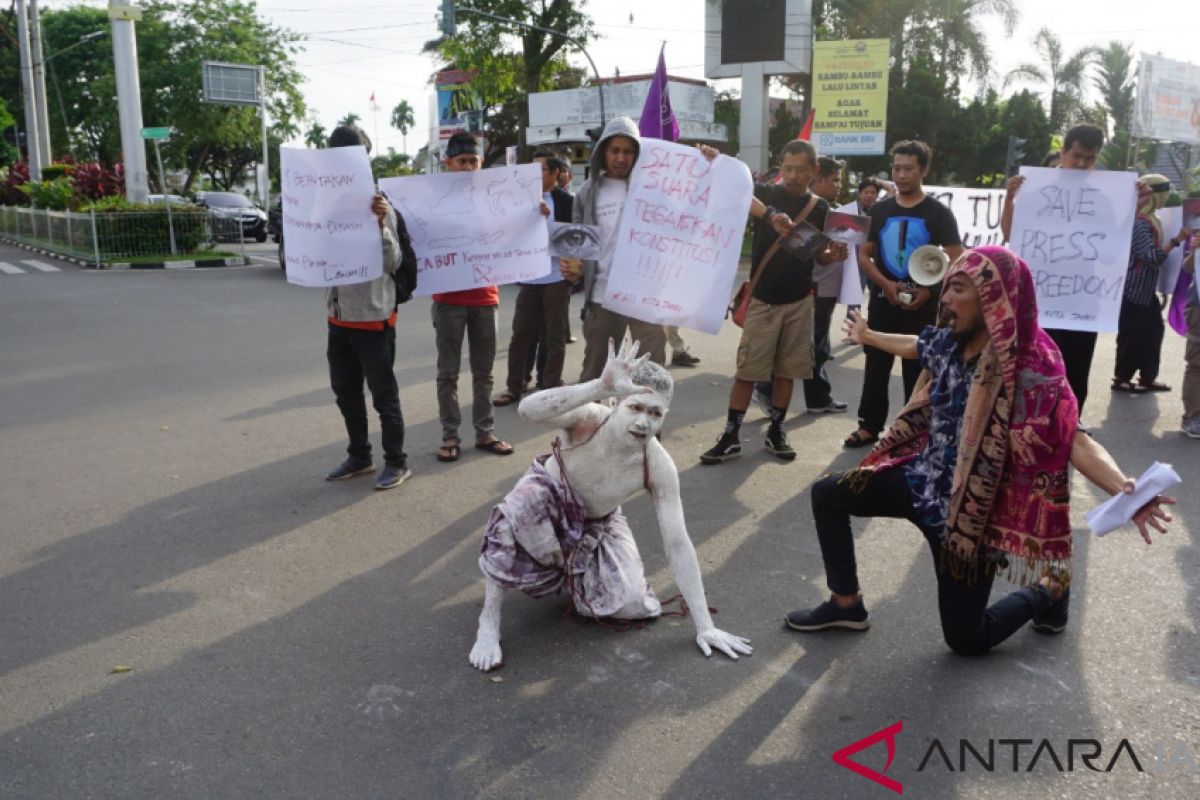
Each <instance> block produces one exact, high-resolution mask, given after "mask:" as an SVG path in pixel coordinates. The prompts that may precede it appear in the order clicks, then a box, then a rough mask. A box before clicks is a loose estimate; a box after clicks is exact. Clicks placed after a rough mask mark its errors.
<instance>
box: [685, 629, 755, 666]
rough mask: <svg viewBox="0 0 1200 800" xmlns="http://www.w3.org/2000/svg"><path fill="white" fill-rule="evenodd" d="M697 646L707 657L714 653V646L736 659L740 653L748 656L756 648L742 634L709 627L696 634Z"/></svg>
mask: <svg viewBox="0 0 1200 800" xmlns="http://www.w3.org/2000/svg"><path fill="white" fill-rule="evenodd" d="M696 646H697V647H699V648H700V652H701V653H704V657H705V658H708V657H709V656H711V655H712V651H713V648H714V647H715V648H716V649H718V650H720V651H721V652H722V653H724V654H725V655H727V656H729V657H730V658H732V659H733V660H734V661H737V654H738V653H741V654H742V655H744V656H748V655H750V654H751V653H753V652H754V648H753V647H751V646H750V640H749V639H743V638H742V637H741V636H734V635H733V634H732V633H726V632H725V631H723V630H721V629H720V628H709V629H708V630H705V631H700V633H698V634H696Z"/></svg>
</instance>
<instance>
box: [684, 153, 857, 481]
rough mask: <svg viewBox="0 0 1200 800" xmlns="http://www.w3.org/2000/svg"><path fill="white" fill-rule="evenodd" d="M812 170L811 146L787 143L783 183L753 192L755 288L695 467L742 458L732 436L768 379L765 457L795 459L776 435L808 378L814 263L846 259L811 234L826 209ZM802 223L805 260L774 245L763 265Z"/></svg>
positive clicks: (839, 248) (838, 248)
mask: <svg viewBox="0 0 1200 800" xmlns="http://www.w3.org/2000/svg"><path fill="white" fill-rule="evenodd" d="M816 165H817V151H816V149H814V148H813V146H812V145H811V144H809V143H808V142H806V141H804V140H802V139H797V140H795V141H791V142H788V143H787V144H786V145H785V146H784V148H783V153H782V167H781V171H782V173H783V184H782V185H780V186H759V187H757V188H756V189H755V191H754V195H755V196H754V199H753V200H751V202H750V215H751V216H752V217H754V241H753V246H752V254H751V262H750V264H751V267H750V269H751V280H752V281H754V280H755V279H756V278H757V281H756V282H755V284H754V291H753V292H752V293H751V300H750V305H749V309H748V311H747V313H746V321H745V324H744V327H743V329H742V339H741V342H740V343H739V344H738V352H737V371H736V373H735V375H734V382H733V389H732V390H730V393H729V414H728V418H727V421H726V423H725V430H724V432H723V433H722V434H721V436H720V438H719V439H717V444H716V445H715V446H714V447H712V448H711V449H710V450H708V451H707V452H706V453H704V455H702V456H700V461H701V463H704V464H720V463H721V462H723V461H728V460H729V459H731V458H736V457H737V456H739V455H741V452H742V445H741V439H740V438H739V433H740V431H741V425H742V419H743V418H744V417H745V416H746V409H747V408H748V407H749V405H750V395H751V392H752V391H753V389H754V383H755V382H756V381H766V380H772V377H771V376H772V375H773V376H774V379H773V384H772V390H771V425H770V427H769V428H768V429H767V439H766V448H767V452H769V453H771V454H772V455H774V456H776V457H777V458H780V459H783V460H784V461H791V460H792V459H794V458H795V457H796V451H795V450H793V449H792V447H791V445H790V444H788V440H787V437H786V436H785V435H784V433H783V418H784V416H785V415H786V414H787V408H788V404H789V403H790V402H791V400H792V386H793V382H794V381H795V380H798V379H799V380H803V379H804V378H808V377H811V376H812V369H813V303H814V299H813V280H812V278H813V261H814V260H815V261H816V262H817V263H818V264H823V265H824V264H830V263H832V262H834V261H839V260H841V259H844V258H846V256H847V255H848V254H849V251H848V250H847V248H846V245H844V244H841V243H838V242H830V241H829V240H828V239H826V238H824V236H822V235H821V234H819V233H818V232H819V231H820V230H822V229H823V228H824V226H825V215H826V214H827V213H828V212H829V206H828V204H826V202H825V201H824V200H822V199H820V198H819V197H816V196H815V195H813V194H811V193H810V192H809V184H810V183H812V179H813V173H814V171H815V168H816ZM806 211H807V216H804V215H805V212H806ZM802 216H803V223H804V224H805V225H811V226H812V230H811V231H810V232H811V233H812V234H815V235H814V236H813V237H812V238H811V240H810V242H809V245H810V246H806V247H805V248H804V254H803V255H796V254H794V253H793V252H792V251H790V250H788V249H787V248H785V247H782V246H781V247H778V248H776V250H775V253H774V255H772V256H771V258H770V260H769V261H767V263H766V264H762V263H761V262H762V261H763V260H764V258H765V257H766V255H767V253H768V251H769V250H770V249H771V248H772V246H773V245H774V244H775V241H776V240H777V239H778V238H779V237H780V236H781V235H785V234H788V233H789V232H790V231H792V230H793V228H795V227H796V223H797V222H799V221H801V217H802ZM760 269H761V270H762V274H761V275H759V274H758V271H759V270H760Z"/></svg>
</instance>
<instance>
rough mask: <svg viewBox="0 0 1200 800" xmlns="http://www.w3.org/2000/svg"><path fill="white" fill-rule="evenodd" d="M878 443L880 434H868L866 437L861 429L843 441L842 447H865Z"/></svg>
mask: <svg viewBox="0 0 1200 800" xmlns="http://www.w3.org/2000/svg"><path fill="white" fill-rule="evenodd" d="M878 441H879V434H878V433H868V434H867V435H866V436H864V435H863V432H862V429H859V430H857V431H855V432H854V433H852V434H850V435H849V436H847V437H846V438H845V439H843V440H842V447H848V448H849V447H864V446H866V445H868V444H875V442H878Z"/></svg>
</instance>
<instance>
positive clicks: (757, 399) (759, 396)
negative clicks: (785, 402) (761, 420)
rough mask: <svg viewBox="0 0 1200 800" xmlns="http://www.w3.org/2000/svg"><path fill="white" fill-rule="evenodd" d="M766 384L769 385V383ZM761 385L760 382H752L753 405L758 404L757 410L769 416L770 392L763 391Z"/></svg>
mask: <svg viewBox="0 0 1200 800" xmlns="http://www.w3.org/2000/svg"><path fill="white" fill-rule="evenodd" d="M767 385H768V386H769V385H770V384H767ZM761 387H762V385H761V384H758V383H756V384H754V394H753V397H754V405H756V406H758V408H759V410H760V411H762V412H763V413H764V414H766V415H767V416H768V417H769V416H771V393H770V392H764V391H763V390H762V388H761Z"/></svg>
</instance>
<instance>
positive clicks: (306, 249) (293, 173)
mask: <svg viewBox="0 0 1200 800" xmlns="http://www.w3.org/2000/svg"><path fill="white" fill-rule="evenodd" d="M279 165H280V175H281V176H282V181H281V184H282V188H283V239H284V241H285V242H286V243H287V246H286V247H285V249H284V258H285V259H286V262H287V279H288V283H294V284H297V285H298V286H345V285H347V284H351V283H365V282H367V281H370V280H374V279H375V278H378V277H379V276H381V275H383V238H382V235H381V234H380V232H379V221H378V219H377V218H376V217H375V214H374V212H372V211H371V202H372V201H373V200H374V198H375V180H374V178H372V177H371V164H370V162H369V161H368V160H367V151H366V150H365V149H364V148H362V147H330V148H325V149H321V150H310V149H308V148H298V147H281V148H279Z"/></svg>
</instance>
